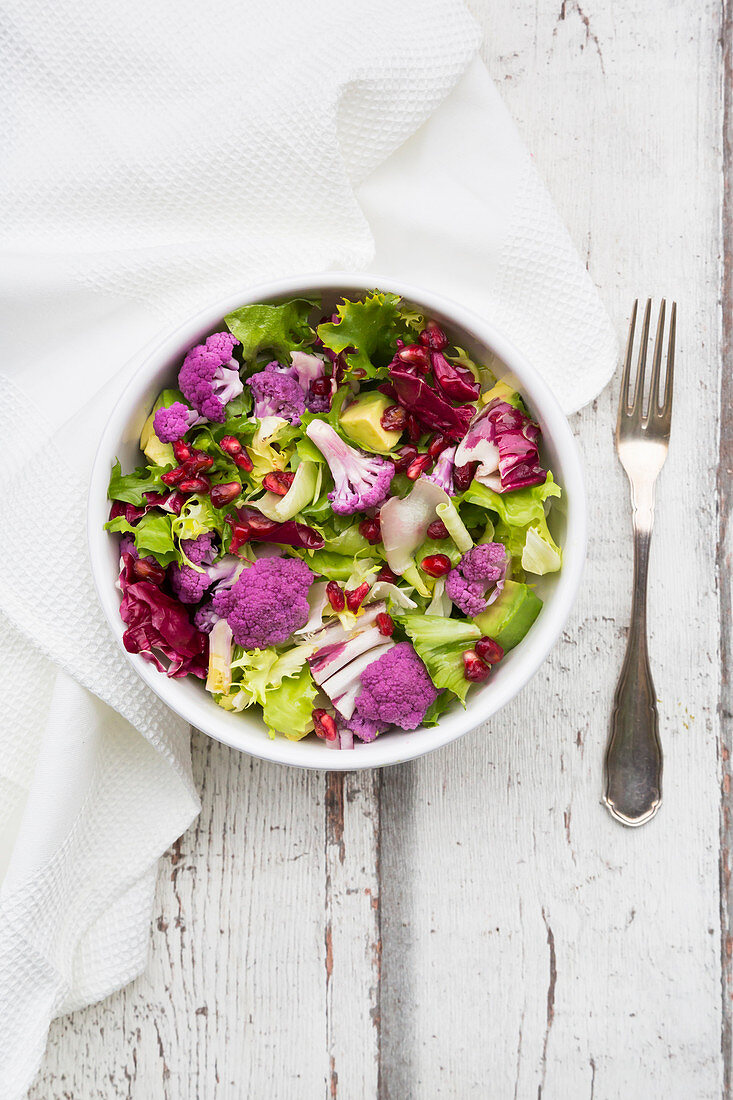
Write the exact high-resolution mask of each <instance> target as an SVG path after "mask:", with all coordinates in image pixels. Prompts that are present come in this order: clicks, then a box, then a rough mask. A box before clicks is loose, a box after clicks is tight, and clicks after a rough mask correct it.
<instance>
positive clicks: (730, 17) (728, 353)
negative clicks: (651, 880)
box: [717, 3, 733, 1096]
mask: <svg viewBox="0 0 733 1100" xmlns="http://www.w3.org/2000/svg"><path fill="white" fill-rule="evenodd" d="M722 46H723V111H724V114H723V273H722V274H723V279H722V294H721V304H722V337H723V342H722V371H721V382H720V454H719V460H718V481H717V489H718V507H719V521H718V545H717V565H718V584H719V592H720V607H719V611H720V624H721V637H720V642H721V650H720V669H721V678H720V697H719V703H718V717H719V720H720V724H721V730H720V734H721V739H720V765H721V771H722V797H721V806H720V921H721V952H720V958H721V965H722V968H723V983H722V997H723V1006H722V1008H723V1036H722V1051H723V1065H724V1089H725V1095H726V1096H730V1095H731V1094H732V1093H733V882H732V881H731V869H732V868H731V852H732V851H733V815H732V812H731V811H732V809H733V806H732V803H731V784H732V782H733V760H731V752H732V751H733V682H732V680H731V667H732V664H733V637H732V636H731V623H733V491H732V489H731V483H732V479H733V193H732V189H733V8H731V5H730V4H728V3H724V5H723V25H722Z"/></svg>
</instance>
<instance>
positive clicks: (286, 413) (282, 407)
mask: <svg viewBox="0 0 733 1100" xmlns="http://www.w3.org/2000/svg"><path fill="white" fill-rule="evenodd" d="M247 385H248V386H249V388H250V389H251V390H252V394H253V396H254V399H255V407H254V415H255V416H257V417H259V418H260V419H262V417H264V416H282V417H284V418H285V420H289V421H290V423H291V424H300V417H301V414H302V413H304V412H305V393H304V392H303V390H302V389H301V387H300V386H299V385H298V382H297V381H296V379H295V378H294V377H293V376H292V372H291V371H290V370H283V369H282V368H281V367H280V364H279V363H275V362H273V363H268V364H267V366H266V367H265V369H264V370H263V371H260V372H259V374H253V375H252V376H251V378H248V379H247Z"/></svg>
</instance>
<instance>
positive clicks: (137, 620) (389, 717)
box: [106, 291, 561, 748]
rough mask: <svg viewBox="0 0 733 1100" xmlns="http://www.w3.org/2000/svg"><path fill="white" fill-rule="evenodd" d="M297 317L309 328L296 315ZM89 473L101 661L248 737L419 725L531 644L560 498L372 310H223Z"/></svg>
mask: <svg viewBox="0 0 733 1100" xmlns="http://www.w3.org/2000/svg"><path fill="white" fill-rule="evenodd" d="M319 318H320V319H319ZM224 326H225V327H224V328H223V329H222V331H220V332H216V333H214V334H213V335H211V336H209V337H208V339H206V340H205V341H204V342H203V343H201V344H199V345H197V346H196V347H193V348H191V349H190V351H189V352H188V353H187V354H186V356H185V358H184V360H183V362H182V364H181V367H180V370H179V373H178V380H177V381H178V388H177V389H165V390H163V392H162V393H161V394H160V395H159V397H158V399H157V401H156V402H155V405H154V407H153V409H152V411H151V413H150V416H149V417H148V420H147V421H146V423H145V426H144V428H143V431H142V435H141V439H140V449H141V451H142V452H143V454H144V456H145V463H144V464H143V465H141V466H139V467H138V468H137V469H136V470H134V471H132V472H131V473H126V474H123V473H122V471H121V469H120V465H119V462H118V463H115V465H114V467H113V469H112V476H111V478H110V483H109V497H110V500H111V501H112V507H111V511H110V518H109V521H108V523H107V524H106V526H107V528H108V530H110V531H113V532H116V533H117V534H119V536H120V575H119V588H120V590H121V593H122V602H121V605H120V614H121V616H122V619H123V621H124V623H125V627H126V629H125V633H124V644H125V647H126V648H127V650H128V651H129V652H131V653H139V654H140V655H141V656H142V657H144V658H145V659H146V660H148V661H151V662H152V663H153V664H155V665H156V667H157V668H158V669H159V670H160V671H161V672H164V673H165V674H166V675H168V676H172V677H180V676H187V675H190V676H196V677H199V678H200V679H201V680H203V681H204V682H205V687H206V690H207V691H209V692H210V693H211V694H212V697H213V699H214V701H215V702H216V703H217V704H218V705H219V706H221V707H224V708H225V709H226V710H229V711H243V710H245V709H246V708H248V707H251V706H259V707H261V708H262V714H263V717H264V721H265V724H266V726H267V728H268V730H269V732H270V735H271V736H273V737H274V736H276V735H278V734H282V735H284V736H285V737H288V738H291V739H296V740H297V739H300V738H302V737H305V736H306V735H308V734H309V733H311V732H313V733H314V734H315V735H316V736H317V737H320V738H322V739H324V740H325V741H326V742H328V743H329V745H331V746H332V747H334V748H351V747H353V744H354V738H355V737H356V738H359V739H360V740H361V741H372V740H373V739H374V738H375V737H377V736H378V735H379V734H381V733H383V732H384V731H386V730H388V729H394V728H397V729H399V730H414V729H416V728H417V727H418V726H420V725H434V724H435V723H436V722H437V721H438V719H439V717H440V715H441V714H442V713H443V712H444V711H445V710H446V709H447V708H449V707H451V706H452V705H453V704H454V703H455V702H456V701H458V702H460V703H463V704H465V700H466V695H467V693H468V691H469V690H470V689H471V687H472V685H474V684H477V683H481V682H483V681H485V680H486V679H487V678H488V677H489V676H490V674H491V669H492V667H493V665H495V664H496V663H497V662H498V661H500V660H501V659H502V657H503V656H504V653H505V652H506V651H507V650H508V649H511V648H512V646H515V645H516V644H517V643H518V642H519V641H521V639H522V638H523V637H524V635H525V634H526V633H527V631H528V630H529V629H530V627H531V626H532V623H533V622H534V621H535V619H536V617H537V615H538V614H539V611H540V608H541V601H540V599H539V597H538V596H537V594H536V593H535V592H534V590H533V586H532V582H533V579H535V578H536V577H537V576H538V575H540V574H543V573H548V572H551V571H554V570H557V569H559V568H560V565H561V552H560V548H559V547H558V546H557V545H556V544H555V542H554V540H553V538H552V535H551V534H550V531H549V529H548V526H547V519H546V513H547V510H548V508H549V505H550V502H551V500H552V498H553V497H557V496H559V495H560V492H561V490H560V487H559V486H558V485H557V484H556V483H555V481H554V480H553V477H552V474H551V473H550V472H549V471H546V470H544V469H543V468H542V465H541V464H540V459H539V452H538V442H539V437H540V430H539V427H538V425H537V424H536V423H535V422H534V421H533V420H532V417H531V414H530V412H529V410H528V409H527V408H526V407H525V405H524V403H523V401H522V398H521V397H520V395H519V394H518V393H515V392H513V391H512V390H511V389H510V388H509V387H508V386H507V385H505V384H504V383H502V382H499V383H497V382H496V380H495V378H494V377H493V375H492V374H491V372H490V371H489V370H488V369H487V368H486V367H485V366H484V365H483V364H481V363H477V362H474V361H473V360H472V359H471V358H470V356H469V355H468V354H467V353H466V352H465V351H464V350H462V349H461V348H460V347H456V346H452V345H451V344H450V342H449V339H448V336H447V335H446V333H445V331H444V330H443V328H441V326H440V325H439V324H437V323H436V322H435V321H434V320H431V319H429V318H426V317H424V316H423V315H422V314H421V313H420V312H419V311H417V310H415V309H414V308H412V307H411V306H410V305H409V304H408V303H406V302H404V301H403V300H402V299H400V298H399V297H397V296H396V295H394V294H388V293H381V292H380V291H374V292H372V293H369V294H365V295H363V296H361V297H360V298H358V299H355V300H346V299H345V300H343V301H342V302H341V304H340V305H338V307H337V310H336V313H334V314H333V315H332V316H330V317H328V316H327V317H323V316H322V309H321V307H320V304H319V302H317V301H313V300H308V299H300V298H298V299H294V300H292V301H287V302H282V303H279V304H277V303H276V304H253V305H245V306H242V307H241V309H237V310H235V311H234V312H233V313H231V314H229V316H227V317H225V318H224Z"/></svg>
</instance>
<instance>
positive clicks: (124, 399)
mask: <svg viewBox="0 0 733 1100" xmlns="http://www.w3.org/2000/svg"><path fill="white" fill-rule="evenodd" d="M375 286H376V287H379V288H380V289H381V290H390V291H393V292H395V293H397V294H401V295H402V296H403V297H404V298H406V299H407V300H408V301H411V302H414V303H415V304H417V305H418V306H419V307H420V308H421V309H422V310H423V311H424V312H425V313H426V314H428V315H429V316H431V317H434V318H435V319H436V320H438V321H441V322H443V323H444V324H445V325H446V327H447V329H448V331H449V334H450V335H451V337H452V339H453V340H454V341H455V342H456V343H457V344H459V345H460V346H461V347H463V348H466V349H467V350H468V351H469V352H472V353H474V355H475V356H477V357H478V358H479V359H482V360H483V361H485V362H490V363H491V365H492V366H493V368H494V370H495V373H496V374H497V376H498V377H499V378H502V379H507V380H508V381H510V382H511V383H512V384H513V385H514V386H515V387H516V388H517V389H518V390H519V391H520V393H522V394H523V396H524V397H525V398H526V400H527V404H528V406H529V408H530V410H531V412H532V413H533V414H534V416H535V417H536V419H537V420H538V421H539V423H540V426H541V428H542V438H543V446H542V452H543V459H544V461H545V463H546V464H547V465H549V466H550V467H551V469H552V471H553V474H554V475H555V478H556V480H557V481H558V482H559V483H560V485H561V486H562V487H563V490H564V492H563V496H562V498H561V500H560V501H556V502H555V503H554V505H553V509H552V513H551V520H550V525H551V527H552V529H553V534H554V536H555V538H556V539H557V541H558V542H559V543H560V545H561V546H562V548H563V568H562V570H561V571H560V573H556V574H551V575H549V576H547V577H543V578H541V579H540V582H539V584H538V586H537V590H538V592H539V594H540V595H541V596H542V598H543V600H544V606H543V608H542V611H541V612H540V615H539V617H538V619H537V621H536V622H535V624H534V626H533V627H532V629H531V630H530V631H529V633H528V634H527V636H526V637H525V638H524V639H523V641H522V642H521V643H520V644H519V645H518V646H517V647H516V648H515V649H513V650H512V651H511V652H510V653H508V654H507V656H506V657H505V658H504V660H503V661H502V662H501V663H500V664H499V665H498V666H497V667H496V669H495V671H494V672H493V673H492V676H491V679H490V680H489V681H488V682H487V683H486V684H484V685H482V686H481V687H479V688H475V689H473V690H472V691H471V693H470V695H469V697H468V704H467V706H466V709H465V710H464V709H463V708H462V707H461V706H460V705H458V704H457V705H456V706H454V707H453V708H452V709H451V710H450V711H449V712H448V713H447V714H444V715H443V717H442V718H441V719H440V723H439V724H438V725H437V726H434V727H432V728H431V729H417V730H415V731H414V732H412V733H402V732H399V733H387V734H383V735H382V736H381V737H379V738H377V740H376V741H374V742H372V743H371V744H357V746H356V747H355V748H354V749H353V750H351V751H335V750H333V749H330V748H328V747H327V746H326V744H325V743H324V742H322V741H318V740H316V739H315V738H307V739H306V740H304V741H288V740H287V739H286V738H285V737H278V738H275V739H274V740H272V739H270V737H268V735H267V732H266V730H265V726H264V724H263V722H262V720H261V718H260V717H259V716H258V714H257V713H256V711H255V708H252V710H249V711H245V712H243V713H242V714H232V713H229V712H228V711H225V710H223V709H222V708H221V707H218V706H216V704H215V703H214V701H213V700H212V699H211V698H210V697H209V696H208V695H207V694H206V692H205V691H204V689H203V686H202V685H201V683H200V682H198V681H196V680H194V679H193V677H190V678H186V679H182V680H171V679H168V678H167V677H166V676H164V675H163V674H162V673H160V672H158V671H157V670H156V668H155V667H154V666H153V665H151V664H149V663H148V662H146V661H144V660H143V658H142V657H140V656H139V655H137V654H134V655H133V654H129V653H127V652H126V650H125V649H124V646H123V645H122V634H123V630H124V624H123V623H122V621H121V619H120V616H119V602H120V596H119V593H118V591H117V589H116V588H115V580H116V578H117V572H118V563H119V554H118V549H117V546H118V539H117V536H114V535H110V534H109V533H108V532H107V531H105V530H104V529H103V524H104V522H105V521H106V519H107V516H108V512H109V502H108V501H107V482H108V479H109V471H110V467H111V464H112V462H113V461H114V459H115V458H119V459H120V461H121V463H122V469H123V470H125V471H126V470H129V469H132V468H134V467H135V466H136V465H138V464H139V463H140V461H141V458H140V452H139V450H138V439H139V437H140V430H141V428H142V425H143V423H144V421H145V418H146V417H147V416H148V414H149V412H150V409H151V407H152V404H153V401H154V400H155V398H156V396H157V395H158V393H159V392H160V390H161V389H163V387H164V386H165V385H170V384H174V378H175V375H176V373H177V371H178V368H179V366H180V364H181V361H182V359H183V356H184V354H185V352H186V351H187V350H188V349H189V348H190V347H191V346H193V345H194V344H197V343H199V342H200V341H201V340H202V339H204V338H205V337H206V336H208V335H209V334H210V333H212V332H215V331H217V330H219V329H220V328H221V327H222V318H223V317H224V315H225V314H226V313H228V312H230V311H231V310H233V309H235V308H236V307H237V306H240V305H243V304H244V303H247V302H257V301H271V300H274V299H286V298H291V297H296V296H305V297H309V296H311V295H320V296H321V297H322V298H323V300H324V303H325V306H326V309H325V312H326V313H328V312H331V307H332V306H333V304H334V303H335V302H336V300H337V299H338V298H340V296H341V295H343V294H346V295H349V294H353V293H354V292H356V293H359V292H360V291H363V290H365V289H371V288H373V287H375ZM87 518H88V533H89V550H90V555H91V565H92V572H93V575H94V581H95V584H96V587H97V591H98V593H99V599H100V601H101V604H102V607H103V608H104V612H105V614H106V616H107V619H108V621H109V624H110V627H111V629H112V632H113V634H114V635H115V637H116V638H117V640H118V641H119V643H120V660H128V661H130V662H131V663H132V665H133V667H134V668H135V670H136V671H137V673H138V674H139V675H140V677H141V679H142V680H144V681H145V683H146V684H147V685H148V686H149V687H150V688H152V689H153V691H154V692H155V693H156V694H157V695H158V696H160V698H161V699H162V700H163V701H164V702H165V703H166V704H167V705H168V706H169V707H170V708H171V710H174V711H175V712H176V713H177V714H180V715H181V716H182V717H183V718H185V719H187V720H188V721H189V722H190V723H191V724H192V725H193V726H196V727H197V728H198V729H200V730H203V731H204V732H205V733H207V734H209V735H210V736H211V737H215V738H216V739H217V740H218V741H223V742H224V743H225V744H227V745H231V746H232V747H233V748H236V749H241V750H242V751H243V752H248V753H250V754H251V755H252V756H258V757H262V758H263V759H266V760H273V761H277V762H278V763H280V764H291V765H295V766H297V767H303V768H328V769H331V770H339V771H351V770H354V769H357V768H371V767H382V766H384V765H386V764H397V763H400V762H402V761H404V760H411V759H413V758H414V757H416V756H421V755H422V754H423V753H426V752H431V751H432V750H433V749H437V748H439V747H440V746H441V745H446V744H448V743H449V742H450V741H454V740H455V739H456V738H457V737H460V736H461V735H462V734H464V733H467V732H468V730H472V729H474V728H475V727H476V726H478V725H479V724H480V723H482V722H485V721H486V720H487V719H489V718H491V716H492V715H493V714H496V712H497V711H498V710H500V708H501V707H503V706H504V705H505V704H506V703H508V702H509V700H510V699H513V698H514V696H515V695H516V694H517V692H519V691H520V690H521V689H522V688H523V687H524V685H525V684H526V683H527V682H528V680H530V679H531V677H532V676H533V675H534V674H535V672H536V671H537V669H538V668H539V666H540V664H541V663H542V661H543V660H544V659H545V657H546V656H547V653H548V652H549V650H550V648H551V646H552V645H553V643H554V642H555V640H556V639H557V637H558V636H559V634H560V632H561V631H562V629H563V626H564V625H565V622H566V620H567V617H568V615H569V613H570V610H571V607H572V605H573V601H574V599H575V595H576V592H577V590H578V585H579V583H580V577H581V573H582V570H583V563H584V559H585V541H586V504H585V494H584V489H583V477H582V473H581V467H580V461H579V457H578V452H577V449H576V445H575V441H574V439H573V436H572V434H571V432H570V428H569V426H568V422H567V420H566V419H565V416H564V415H563V413H562V412H561V410H560V408H559V406H558V404H557V402H556V401H555V399H554V397H553V396H552V394H551V393H550V391H549V390H548V388H547V386H546V385H545V383H544V382H543V381H542V379H541V378H540V376H539V375H538V373H537V371H536V370H535V368H534V367H533V366H531V365H530V364H529V363H528V362H527V360H526V359H525V358H524V357H523V356H522V355H521V354H520V353H519V351H517V349H516V348H515V347H513V345H512V344H511V343H510V342H509V340H507V339H506V337H504V336H502V335H501V333H499V332H497V331H496V329H494V328H493V327H492V325H490V324H489V322H488V321H484V320H482V319H481V318H480V317H478V316H477V315H476V314H474V313H472V312H471V311H470V310H467V309H465V308H464V307H463V306H461V305H459V304H457V303H456V302H452V301H450V300H448V299H446V298H443V297H441V296H440V295H438V294H433V293H431V292H429V291H427V290H422V289H421V288H419V287H416V286H409V285H407V284H402V283H395V282H393V281H392V280H391V279H382V278H379V277H377V276H368V277H365V276H355V275H349V274H342V273H330V274H325V275H315V276H308V277H301V278H293V279H286V280H282V281H280V282H277V283H271V284H269V285H267V286H259V287H254V288H252V289H250V290H247V291H243V292H240V293H237V294H233V295H231V296H230V297H229V298H227V299H226V300H225V301H221V302H217V303H216V304H215V305H212V306H210V307H209V308H208V309H206V310H204V311H203V312H202V313H199V314H198V315H197V316H196V317H194V318H192V319H191V320H190V321H187V322H186V324H184V325H182V326H181V327H180V328H178V329H176V331H175V332H173V333H171V334H170V335H169V336H168V337H166V338H165V339H164V340H163V341H162V343H161V344H159V346H158V347H157V348H156V349H155V350H154V351H153V352H151V354H150V356H149V357H148V359H147V360H146V362H145V363H144V364H143V365H142V366H141V367H140V369H139V371H138V372H137V373H136V374H135V376H134V377H133V379H132V380H131V382H130V383H129V385H128V387H127V389H126V390H125V391H124V393H123V394H122V396H121V398H120V400H119V402H118V404H117V405H116V407H115V409H114V411H113V413H112V415H111V417H110V419H109V421H108V423H107V426H106V427H105V429H104V433H103V435H102V438H101V441H100V444H99V450H98V452H97V456H96V459H95V462H94V469H93V471H92V479H91V485H90V493H89V507H88V517H87ZM123 654H124V656H123Z"/></svg>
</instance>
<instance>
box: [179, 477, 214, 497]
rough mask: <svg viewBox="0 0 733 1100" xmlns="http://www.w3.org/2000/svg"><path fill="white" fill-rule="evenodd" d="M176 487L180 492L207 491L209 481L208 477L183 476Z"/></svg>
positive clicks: (209, 484)
mask: <svg viewBox="0 0 733 1100" xmlns="http://www.w3.org/2000/svg"><path fill="white" fill-rule="evenodd" d="M178 488H179V489H180V490H181V492H182V493H208V491H209V489H210V488H211V482H210V481H209V479H208V477H184V479H183V481H181V482H179V485H178Z"/></svg>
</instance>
